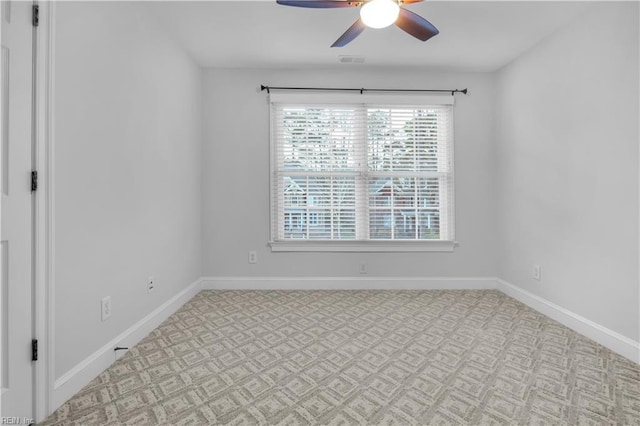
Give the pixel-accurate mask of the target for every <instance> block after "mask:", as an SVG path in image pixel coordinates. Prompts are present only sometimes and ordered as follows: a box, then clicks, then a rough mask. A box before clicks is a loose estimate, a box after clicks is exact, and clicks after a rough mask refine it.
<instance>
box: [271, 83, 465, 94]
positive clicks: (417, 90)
mask: <svg viewBox="0 0 640 426" xmlns="http://www.w3.org/2000/svg"><path fill="white" fill-rule="evenodd" d="M265 90H266V91H267V93H271V91H272V90H308V91H334V92H336V91H339V92H360V94H361V95H362V94H363V93H364V92H432V93H434V92H435V93H451V96H453V95H454V94H456V93H464V94H465V95H466V94H467V92H468V90H467V89H462V90H458V89H365V88H364V87H363V88H361V89H353V88H351V89H346V88H335V87H276V86H265V85H264V84H261V85H260V91H262V92H263V91H265Z"/></svg>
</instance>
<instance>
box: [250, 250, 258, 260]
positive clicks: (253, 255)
mask: <svg viewBox="0 0 640 426" xmlns="http://www.w3.org/2000/svg"><path fill="white" fill-rule="evenodd" d="M249 263H258V253H257V252H256V251H253V250H251V251H250V252H249Z"/></svg>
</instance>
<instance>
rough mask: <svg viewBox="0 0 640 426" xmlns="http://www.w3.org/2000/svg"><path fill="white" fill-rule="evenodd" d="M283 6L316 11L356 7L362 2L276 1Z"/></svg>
mask: <svg viewBox="0 0 640 426" xmlns="http://www.w3.org/2000/svg"><path fill="white" fill-rule="evenodd" d="M276 3H278V4H281V5H283V6H295V7H310V8H314V9H326V8H334V7H356V6H359V5H360V4H361V3H362V2H359V1H348V0H276Z"/></svg>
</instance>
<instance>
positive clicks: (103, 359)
mask: <svg viewBox="0 0 640 426" xmlns="http://www.w3.org/2000/svg"><path fill="white" fill-rule="evenodd" d="M201 287H202V279H198V280H196V281H195V282H194V283H192V284H191V285H189V286H188V287H187V288H185V289H184V290H182V291H181V292H180V293H178V294H176V295H175V296H173V297H172V298H171V299H169V300H167V301H166V302H165V303H163V304H162V305H160V306H158V307H157V308H156V309H154V310H153V311H152V312H151V313H150V314H149V315H147V316H146V317H144V318H142V319H141V320H140V321H138V322H137V323H135V324H134V325H132V326H131V327H129V328H128V329H126V330H125V331H124V332H122V333H121V334H120V335H119V336H117V337H116V338H115V339H113V340H111V341H110V342H109V343H107V344H105V345H104V346H103V347H101V348H100V349H98V350H97V351H95V352H94V353H93V354H91V355H90V356H88V357H87V358H85V359H84V360H83V361H82V362H80V363H79V364H77V365H76V366H75V367H73V368H72V369H71V370H69V371H67V372H66V373H65V374H63V375H62V376H61V377H59V378H58V379H57V380H56V381H55V384H54V389H53V398H52V401H51V407H50V412H51V413H52V412H53V411H55V410H57V409H58V407H60V406H61V405H62V404H64V403H65V402H66V401H67V400H68V399H69V398H71V397H72V396H73V395H75V394H76V393H77V392H79V391H80V390H81V389H82V388H83V387H85V386H86V385H87V384H88V383H89V382H90V381H91V380H93V379H94V378H96V377H97V376H98V375H99V374H100V373H102V372H103V371H104V370H106V369H107V368H108V367H109V366H110V365H111V364H112V363H113V362H114V361H115V355H114V352H113V349H114V348H115V347H116V346H124V347H129V348H130V347H132V346H134V345H135V344H136V343H138V342H139V341H140V340H142V339H143V338H144V337H145V336H147V335H148V334H149V333H151V331H153V330H154V329H155V328H156V327H158V326H159V325H160V324H162V322H163V321H164V320H166V319H167V318H169V316H171V314H173V313H174V312H175V311H177V310H178V309H179V308H180V307H182V305H184V304H185V303H187V302H188V301H189V300H190V299H191V298H193V296H195V295H196V294H197V293H198V292H199V291H200V289H201Z"/></svg>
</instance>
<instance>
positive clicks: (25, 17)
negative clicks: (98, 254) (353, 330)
mask: <svg viewBox="0 0 640 426" xmlns="http://www.w3.org/2000/svg"><path fill="white" fill-rule="evenodd" d="M0 3H1V8H0V9H1V14H2V16H0V21H1V27H2V65H1V66H2V70H1V72H0V80H1V81H0V91H1V93H0V118H1V124H0V126H1V127H0V129H1V133H2V138H1V140H2V142H1V149H0V192H1V193H2V197H1V200H0V210H1V227H0V241H1V243H0V244H1V255H0V259H1V263H0V268H2V269H1V272H0V278H1V279H0V283H1V284H0V312H1V313H2V315H1V316H0V324H1V325H0V335H1V336H2V338H1V339H0V340H1V348H2V350H1V353H0V357H1V361H0V364H1V370H0V373H1V375H0V379H1V382H2V413H1V414H2V416H3V417H4V418H6V417H12V418H16V417H17V418H20V421H21V422H22V423H23V424H24V423H25V419H30V418H33V415H34V410H33V406H34V403H33V401H34V395H33V390H34V386H33V380H34V376H33V369H34V368H33V362H32V359H31V358H32V351H31V349H32V348H31V339H32V337H33V326H34V325H33V299H32V297H33V273H32V268H33V263H32V260H33V259H32V241H33V240H32V239H33V216H32V193H31V167H32V144H33V140H32V135H33V131H32V127H33V112H32V106H33V69H32V67H33V65H32V64H33V31H34V30H33V26H32V6H33V4H32V3H31V2H27V1H7V0H1V2H0ZM27 423H28V422H27Z"/></svg>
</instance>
